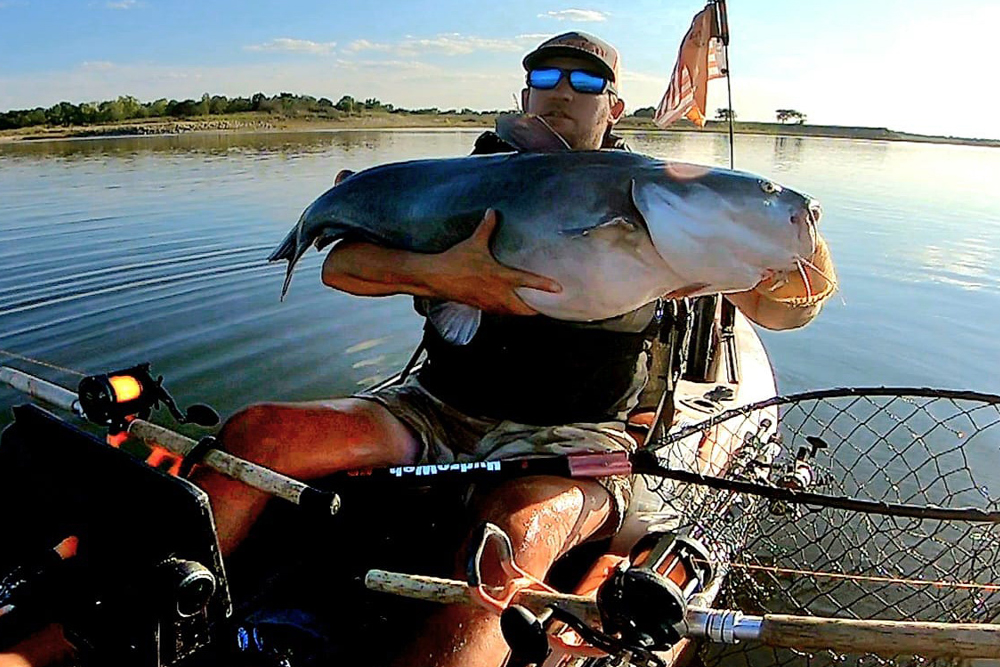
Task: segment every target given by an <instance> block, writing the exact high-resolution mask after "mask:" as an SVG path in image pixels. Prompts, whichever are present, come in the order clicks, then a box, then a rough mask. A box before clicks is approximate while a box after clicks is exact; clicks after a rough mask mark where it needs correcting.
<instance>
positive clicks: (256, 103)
mask: <svg viewBox="0 0 1000 667" xmlns="http://www.w3.org/2000/svg"><path fill="white" fill-rule="evenodd" d="M266 101H267V95H265V94H264V93H254V94H253V97H251V98H250V108H251V109H253V110H254V111H260V105H261V104H262V103H264V102H266Z"/></svg>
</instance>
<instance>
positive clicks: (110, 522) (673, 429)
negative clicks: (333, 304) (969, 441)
mask: <svg viewBox="0 0 1000 667" xmlns="http://www.w3.org/2000/svg"><path fill="white" fill-rule="evenodd" d="M706 301H707V302H708V303H707V304H706V306H705V308H707V309H708V310H705V312H703V313H701V315H700V316H699V317H695V318H694V319H695V326H694V327H693V330H692V333H691V335H690V339H689V340H690V342H689V343H688V346H689V348H690V349H689V350H688V353H689V354H688V355H687V356H688V358H689V363H688V364H687V367H686V368H685V369H684V371H683V372H682V373H679V374H678V379H677V380H676V382H675V383H674V386H673V388H672V389H673V390H672V396H673V401H672V406H670V405H669V402H668V403H667V404H666V405H667V407H666V413H664V410H665V409H664V407H663V406H662V405H661V406H660V407H659V408H658V409H656V410H652V411H650V410H646V411H644V412H639V413H637V414H635V415H633V419H632V424H631V428H632V430H633V433H634V435H635V436H636V437H637V439H639V440H640V441H641V440H643V439H645V440H646V441H647V444H651V443H652V442H653V441H655V440H656V439H657V438H660V439H665V440H669V439H670V438H669V435H670V434H671V433H677V432H678V431H682V430H684V429H685V428H689V427H690V426H691V425H694V424H698V423H700V422H702V421H704V420H706V419H707V418H710V417H712V416H715V415H718V414H720V413H722V412H724V411H726V410H730V409H733V408H735V407H738V406H741V405H747V404H750V403H753V402H757V401H760V400H762V399H766V398H769V397H772V396H774V395H775V380H774V373H773V370H772V368H771V365H770V362H769V361H768V358H767V354H766V352H765V350H764V348H763V345H762V343H761V341H760V339H759V338H758V336H757V334H756V333H755V331H754V329H753V327H752V326H751V325H750V324H749V322H748V321H747V320H746V319H745V318H744V317H743V316H742V315H741V314H739V313H738V312H736V313H735V316H734V317H732V319H730V320H729V321H728V322H727V321H726V318H725V317H724V316H722V317H720V316H719V313H718V310H719V306H718V301H717V300H706ZM699 346H701V348H703V349H701V351H699V349H698V348H699ZM0 379H2V378H0ZM391 381H392V380H390V382H391ZM50 400H51V399H50ZM655 412H660V413H661V415H660V416H661V417H663V419H662V420H661V421H660V426H655V425H654V427H653V428H652V429H650V428H649V424H650V422H652V421H655V419H654V417H655V415H654V414H653V413H655ZM15 415H16V418H15V422H14V423H13V424H12V425H11V426H10V427H8V429H6V431H5V432H4V434H3V437H2V441H0V477H2V478H3V479H2V481H3V484H2V485H0V496H2V499H3V500H4V501H6V502H8V503H9V504H8V506H13V505H15V504H16V505H17V506H19V507H23V508H24V511H23V512H19V513H16V514H15V513H6V514H5V515H4V516H3V517H2V518H0V522H2V523H3V527H2V528H3V532H4V534H5V535H6V536H8V538H9V539H8V540H6V541H5V543H6V544H17V545H18V546H17V547H14V548H10V549H5V553H4V554H3V556H2V557H0V572H8V571H11V570H14V569H17V568H18V567H19V566H21V565H23V563H24V562H34V561H37V560H38V559H37V554H38V553H40V552H47V551H48V552H50V555H49V556H48V558H49V560H50V561H53V560H56V559H54V558H53V557H52V556H51V549H52V547H53V546H54V545H56V544H62V543H63V542H61V540H62V541H65V540H66V539H69V538H70V537H72V538H74V539H75V540H78V541H79V545H80V546H79V548H78V550H76V552H75V553H74V554H73V557H71V558H66V559H65V560H64V561H63V563H64V564H65V566H64V567H60V568H57V569H60V571H59V573H58V574H57V575H52V576H48V577H42V578H41V580H40V581H41V583H38V584H37V585H35V586H34V588H33V594H32V595H31V596H28V599H31V600H33V601H34V602H23V600H24V599H25V596H23V595H22V597H21V600H22V602H21V603H20V604H21V607H20V609H18V611H19V612H21V613H19V614H6V615H4V614H3V613H2V612H0V648H2V647H3V646H4V645H10V644H11V643H12V642H13V641H14V640H16V639H17V638H18V637H19V636H23V635H24V634H25V633H27V632H28V631H30V630H31V629H33V628H37V627H41V626H42V625H44V624H45V623H46V622H50V621H61V622H62V623H63V626H64V628H65V629H66V632H67V635H69V637H70V639H71V640H72V641H73V642H74V643H75V644H76V645H77V646H78V647H83V648H82V650H81V654H80V659H81V662H83V663H86V662H90V661H93V662H99V661H103V662H104V664H107V661H108V660H113V661H125V662H128V663H129V664H136V665H146V664H149V665H172V664H180V663H183V664H185V665H189V664H190V665H200V664H205V665H208V664H219V661H220V660H223V661H226V664H234V662H235V661H237V660H239V659H244V658H245V659H246V660H247V661H248V662H249V663H255V664H260V662H261V661H262V660H263V661H265V663H266V661H268V660H271V661H274V664H289V665H309V664H319V663H322V662H327V663H328V662H330V661H336V663H341V662H342V663H343V664H379V663H380V662H382V661H384V660H385V659H387V658H388V656H390V655H391V653H392V651H393V650H394V649H395V648H396V647H398V646H399V645H400V644H401V643H402V642H405V641H406V640H407V638H408V636H410V635H412V634H413V633H414V632H416V631H418V629H419V625H418V624H416V623H414V622H413V619H414V618H420V617H422V616H424V615H426V613H427V611H428V607H427V605H428V603H427V602H419V601H412V600H405V599H401V598H398V597H395V596H390V595H385V594H384V593H377V592H371V591H369V590H367V589H366V587H365V583H364V582H365V575H366V574H367V573H368V571H369V570H372V569H376V568H379V569H384V570H387V571H388V570H396V571H405V572H414V573H423V574H428V575H439V576H447V575H448V574H450V573H451V568H452V565H453V561H454V554H455V553H456V551H457V549H458V545H459V543H460V542H461V540H462V538H463V537H464V535H465V531H466V530H467V528H466V527H465V524H464V522H463V519H464V517H463V516H462V512H461V511H456V508H462V507H464V496H465V494H466V493H467V490H468V489H467V487H468V485H467V484H452V485H449V484H440V485H433V486H428V487H426V488H420V489H413V488H406V489H402V488H398V489H397V488H393V487H392V485H388V484H387V485H379V484H368V485H366V484H362V483H358V484H355V485H350V484H348V485H346V486H345V485H344V484H342V483H336V484H335V486H336V487H337V489H336V490H337V492H338V493H339V494H340V498H341V499H343V500H344V503H343V507H342V508H339V511H337V512H336V514H335V516H334V515H333V514H334V512H331V511H330V507H331V505H330V498H331V496H329V495H327V496H322V497H321V502H320V501H315V502H313V506H314V507H315V506H318V507H320V509H322V510H325V511H320V512H313V511H310V512H305V511H301V507H304V506H305V504H304V503H301V504H300V505H301V507H300V508H297V507H294V506H293V505H291V504H288V503H272V504H271V506H270V507H269V510H268V511H267V512H266V513H265V515H264V516H263V517H262V519H261V521H260V522H259V524H258V525H257V526H256V527H255V529H254V531H253V533H252V534H251V536H250V537H249V538H248V541H247V543H246V545H245V547H243V548H242V549H241V551H240V552H238V553H237V554H236V555H235V557H234V558H232V559H230V560H228V561H227V562H226V563H223V562H222V559H221V556H220V554H219V551H218V546H217V541H216V538H215V535H214V526H213V524H212V519H211V511H210V508H209V505H208V502H207V497H205V495H204V493H203V492H201V491H200V489H197V487H194V486H193V485H192V484H190V483H189V482H187V481H186V480H184V479H181V478H178V477H176V476H172V475H169V474H166V473H165V472H164V471H162V470H158V469H154V468H151V467H149V466H148V465H145V464H143V463H142V462H141V461H138V460H136V459H135V458H134V457H131V456H130V455H127V454H125V453H124V452H122V451H121V450H118V449H114V448H110V447H107V445H106V444H105V443H104V442H103V441H101V440H100V439H98V438H96V437H94V436H93V435H92V434H90V433H87V432H85V431H82V430H80V429H79V428H77V427H76V426H74V425H72V424H71V423H69V421H67V420H66V419H62V418H59V417H57V416H54V415H52V414H49V413H47V412H45V411H43V410H41V409H40V408H38V407H37V406H32V405H27V406H21V407H19V408H17V409H16V410H15ZM776 424H777V414H776V412H775V411H772V412H770V413H769V412H767V411H764V412H761V413H760V416H759V417H758V418H756V420H755V421H751V422H747V423H746V425H745V429H744V430H740V431H739V432H730V431H729V430H726V429H723V428H718V427H716V428H709V429H704V430H699V431H696V432H695V433H692V434H691V435H689V436H687V437H685V438H682V439H680V440H676V441H674V442H672V443H671V444H670V446H669V447H667V448H666V449H664V450H661V451H660V452H659V456H660V458H661V460H663V461H664V462H666V463H668V464H669V465H672V466H676V467H680V468H683V469H689V470H691V471H693V472H698V473H704V474H711V475H716V476H725V475H727V474H728V473H729V471H731V470H733V471H735V468H733V466H734V458H735V455H736V454H737V453H738V452H739V451H740V447H741V443H743V442H745V441H747V439H748V438H754V439H757V440H766V439H767V438H768V437H769V435H770V434H772V433H773V432H774V429H775V428H776ZM201 444H204V443H201ZM208 444H210V443H208ZM206 446H207V445H206ZM342 481H343V480H338V482H342ZM316 487H317V488H318V493H324V492H326V493H330V492H329V491H324V485H323V484H322V483H318V484H316ZM723 495H724V494H718V493H712V492H706V490H704V489H697V488H694V487H692V486H691V485H684V484H680V483H675V482H670V481H669V480H664V479H662V478H658V477H647V476H643V475H636V476H635V477H634V493H633V501H632V503H631V505H630V509H629V511H628V513H627V515H626V517H625V519H624V522H623V525H622V527H621V530H619V531H618V532H617V533H616V534H615V535H614V536H613V537H611V538H610V539H605V540H602V541H599V542H594V543H591V544H586V545H583V546H582V547H579V548H578V549H576V550H575V551H574V552H572V553H571V554H569V555H568V556H567V557H566V558H564V559H563V561H561V562H560V563H558V564H557V566H556V567H555V568H554V570H553V572H552V574H551V580H552V583H553V584H554V585H556V586H557V587H558V588H560V589H561V590H566V591H571V592H574V593H576V594H579V595H593V594H594V593H595V591H597V590H598V589H599V588H600V587H601V586H602V584H604V583H605V582H606V581H607V580H608V578H609V577H610V576H611V575H612V573H613V570H614V567H615V566H616V565H618V564H620V563H622V562H623V561H624V560H626V559H628V557H629V555H630V554H632V555H633V556H634V553H633V552H634V551H635V549H636V548H637V546H639V545H643V544H650V543H660V542H664V541H671V540H675V538H682V543H683V544H696V545H698V547H699V548H700V549H703V550H704V553H705V554H707V555H709V556H710V557H711V559H712V560H715V561H719V562H725V561H727V560H728V559H729V557H730V556H731V555H732V552H733V551H734V550H736V549H738V548H739V544H737V543H736V541H735V540H734V541H733V542H732V543H728V544H722V543H716V542H717V541H716V538H715V536H717V535H719V534H721V533H722V532H723V531H720V530H712V531H710V532H706V530H705V523H706V522H710V521H719V520H723V521H725V520H728V519H727V517H729V516H730V514H731V513H730V511H729V510H730V507H729V504H728V503H727V502H726V499H725V498H724V497H723ZM729 496H730V499H731V498H732V497H733V495H732V494H729ZM317 497H320V496H317ZM337 507H339V505H338V506H337ZM693 574H697V577H694V578H693V579H692V580H691V581H687V582H685V581H680V582H679V585H680V587H681V589H682V590H683V592H684V595H685V597H686V598H687V600H688V601H690V602H692V603H695V604H701V605H704V606H708V605H709V604H710V603H711V602H712V601H713V600H714V598H715V596H716V595H717V594H718V591H719V590H720V588H721V585H722V582H723V581H724V580H725V578H726V575H727V572H726V571H725V569H724V568H714V569H713V571H711V572H708V571H705V570H704V569H701V570H699V571H698V572H697V573H693ZM41 600H46V601H47V602H46V603H45V604H42V603H41V602H40V601H41ZM95 603H96V607H95V606H94V605H95ZM94 609H98V610H99V611H98V612H95V611H94ZM165 609H166V610H167V611H164V610H165ZM573 634H574V632H573V630H572V629H569V628H567V629H566V631H565V632H562V636H563V638H564V641H563V644H562V645H563V646H564V649H565V650H560V649H558V648H556V649H553V650H552V651H551V652H550V654H549V655H548V657H547V658H546V659H545V661H544V663H543V664H544V665H549V666H553V665H569V664H591V663H593V664H595V665H596V664H598V661H600V660H602V659H605V658H601V657H598V656H597V655H595V654H594V653H592V652H591V653H588V652H587V651H582V652H581V651H580V650H577V649H576V648H574V643H575V642H576V639H574V637H573ZM387 638H389V640H387ZM692 649H693V643H692V642H690V641H688V640H681V641H680V642H678V643H676V644H675V646H674V648H673V649H672V650H671V651H669V652H666V653H664V654H663V657H664V659H666V660H668V661H669V663H668V664H680V663H681V662H683V661H684V660H686V659H689V658H690V657H691V654H692ZM282 660H284V661H285V662H284V663H282V662H281V661H282ZM581 660H582V661H584V662H580V661H581Z"/></svg>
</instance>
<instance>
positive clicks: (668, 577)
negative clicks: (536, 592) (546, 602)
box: [500, 533, 714, 667]
mask: <svg viewBox="0 0 1000 667" xmlns="http://www.w3.org/2000/svg"><path fill="white" fill-rule="evenodd" d="M630 561H631V565H630V566H628V567H620V568H619V569H617V570H615V571H614V573H613V574H612V575H611V577H610V578H608V579H607V581H605V582H604V583H603V584H602V585H601V587H600V588H599V589H598V590H597V608H598V611H599V613H600V619H601V629H598V628H596V627H592V626H591V625H590V624H589V623H587V622H586V621H585V620H584V619H582V618H578V617H577V616H574V615H573V614H572V613H571V612H570V611H569V610H567V609H563V608H561V607H560V606H559V605H558V604H554V605H550V606H548V607H546V609H545V610H544V611H543V612H542V613H540V614H538V615H536V614H534V613H532V612H531V611H529V610H528V609H526V608H525V607H522V606H520V605H511V606H509V607H507V608H506V609H504V611H503V614H502V615H501V617H500V627H501V631H502V632H503V636H504V639H505V640H506V641H507V644H508V646H510V648H511V651H512V655H513V656H514V657H515V658H516V659H517V661H518V662H516V663H514V664H532V663H541V662H543V661H544V659H545V656H546V654H547V653H548V649H549V642H550V637H549V631H550V629H549V628H548V624H549V622H550V621H558V622H561V623H562V624H565V625H566V626H568V627H569V628H570V629H572V630H573V631H574V632H576V634H577V635H578V636H579V638H580V639H581V640H582V641H583V642H584V643H585V644H586V645H589V646H591V647H594V648H597V649H600V650H601V651H603V652H605V653H608V654H609V655H614V656H628V662H629V664H636V665H650V666H658V667H663V665H664V662H663V661H662V659H660V658H658V657H657V656H656V655H655V653H654V651H661V650H666V649H668V648H670V647H671V646H673V645H674V644H675V643H677V641H679V640H680V639H681V637H682V636H684V635H685V634H686V633H685V632H684V631H685V630H686V628H687V623H686V618H687V605H688V600H690V599H691V598H692V596H694V595H695V594H696V593H698V592H699V591H701V590H702V589H703V587H704V585H705V582H707V581H710V580H711V578H712V577H713V575H714V572H713V567H712V561H711V558H710V554H709V552H708V550H707V549H706V548H705V547H704V546H703V545H702V544H701V543H700V542H699V541H697V540H695V539H693V538H691V537H687V536H677V535H674V534H672V533H651V534H649V535H647V536H646V537H645V538H643V539H642V540H640V541H639V542H638V543H637V544H636V546H635V547H634V548H633V550H632V554H631V557H630Z"/></svg>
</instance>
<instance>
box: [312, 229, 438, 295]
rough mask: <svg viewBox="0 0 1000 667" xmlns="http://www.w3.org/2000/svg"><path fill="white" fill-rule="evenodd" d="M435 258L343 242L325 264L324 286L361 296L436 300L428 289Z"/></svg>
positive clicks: (328, 256) (371, 245)
mask: <svg viewBox="0 0 1000 667" xmlns="http://www.w3.org/2000/svg"><path fill="white" fill-rule="evenodd" d="M431 257H432V255H424V254H421V253H415V252H408V251H405V250H395V249H392V248H383V247H381V246H377V245H374V244H371V243H360V242H350V241H348V242H344V243H340V244H339V245H337V246H336V247H335V248H334V249H333V250H331V251H330V253H329V254H328V255H327V256H326V260H325V261H324V262H323V283H324V284H326V285H328V286H329V287H333V288H335V289H338V290H341V291H343V292H348V293H350V294H356V295H358V296H389V295H391V294H413V295H414V296H434V292H433V291H432V290H431V288H430V287H429V286H428V283H427V276H428V275H430V274H431V271H432V269H431V267H430V265H429V260H430V258H431Z"/></svg>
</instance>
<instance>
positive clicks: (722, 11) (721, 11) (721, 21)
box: [712, 0, 736, 169]
mask: <svg viewBox="0 0 1000 667" xmlns="http://www.w3.org/2000/svg"><path fill="white" fill-rule="evenodd" d="M712 4H714V5H715V25H716V26H717V27H718V34H719V40H720V41H721V42H722V54H723V58H724V59H725V61H726V69H725V71H723V72H722V74H724V75H725V77H726V96H727V99H728V101H729V168H730V169H733V168H735V164H736V161H735V159H734V156H733V146H734V143H735V142H734V139H733V135H734V130H733V86H732V81H731V79H730V77H729V14H728V12H727V11H726V0H712Z"/></svg>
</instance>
